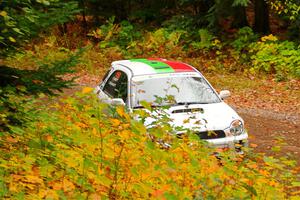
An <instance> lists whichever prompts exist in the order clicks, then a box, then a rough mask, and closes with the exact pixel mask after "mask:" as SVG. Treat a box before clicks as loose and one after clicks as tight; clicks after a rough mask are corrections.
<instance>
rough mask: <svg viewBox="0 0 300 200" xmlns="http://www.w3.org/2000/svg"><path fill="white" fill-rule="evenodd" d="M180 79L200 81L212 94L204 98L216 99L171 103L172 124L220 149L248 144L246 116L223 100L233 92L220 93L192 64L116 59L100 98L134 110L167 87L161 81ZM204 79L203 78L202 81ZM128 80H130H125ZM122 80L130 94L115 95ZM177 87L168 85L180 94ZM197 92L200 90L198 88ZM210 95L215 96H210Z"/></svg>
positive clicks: (203, 88) (124, 88) (161, 60)
mask: <svg viewBox="0 0 300 200" xmlns="http://www.w3.org/2000/svg"><path fill="white" fill-rule="evenodd" d="M177 79H178V80H179V79H180V80H185V79H188V80H189V81H190V82H187V83H185V82H183V84H191V83H193V81H195V83H197V84H198V82H199V84H201V88H202V90H208V91H205V92H203V93H201V94H204V95H208V97H204V98H207V99H210V98H212V99H214V101H215V102H213V103H197V102H195V103H190V104H188V103H187V104H178V105H177V104H175V105H170V106H169V107H168V108H167V109H166V110H165V111H164V112H165V113H167V115H168V116H169V118H170V123H171V125H173V126H176V127H183V128H186V129H191V130H193V131H195V132H198V133H200V134H201V135H203V136H201V137H202V139H205V140H206V141H207V142H209V143H211V144H213V146H216V147H219V148H234V147H235V144H237V143H238V144H240V145H241V146H247V144H248V142H247V141H248V134H247V132H246V130H245V129H244V121H243V119H242V118H241V117H240V116H239V115H238V114H237V113H236V112H235V111H234V110H233V109H232V108H231V107H230V106H228V105H227V104H226V103H225V102H224V101H223V99H222V98H226V97H227V96H229V92H228V91H222V92H221V93H220V95H219V94H217V93H216V91H215V90H214V89H213V87H212V86H211V85H210V84H209V83H208V81H207V80H206V79H205V78H204V76H203V75H202V74H201V73H200V72H199V71H198V70H196V69H195V68H193V67H192V66H190V65H187V64H184V63H181V62H173V61H167V60H165V59H135V60H122V61H115V62H113V63H112V67H111V70H110V71H109V72H108V73H107V74H106V76H105V77H104V79H103V81H102V83H101V84H100V85H99V86H97V88H96V92H97V94H98V97H99V99H101V100H102V101H103V102H106V103H108V104H125V105H126V106H127V107H128V108H129V109H130V110H133V109H142V108H140V107H139V106H137V105H140V104H139V99H138V98H142V97H143V96H146V95H148V94H147V92H148V93H150V92H153V91H154V93H155V90H158V91H159V90H160V89H161V88H159V87H166V86H164V85H166V84H160V81H165V80H177ZM200 79H201V81H199V80H200ZM121 80H122V81H123V82H122V81H121ZM120 81H121V82H120ZM126 81H127V83H125V82H126ZM147 81H148V82H149V84H150V86H151V84H153V87H150V88H148V89H147V91H142V92H140V91H139V90H140V89H139V87H146V86H144V85H143V84H144V82H147ZM151 81H152V82H151ZM118 83H120V84H123V83H124V85H125V87H123V88H122V90H124V92H125V93H126V94H125V93H124V94H121V96H122V98H120V97H119V96H114V95H115V92H116V91H117V90H118V89H112V88H117V87H118ZM167 83H169V82H167ZM170 84H171V83H170ZM140 85H142V86H140ZM202 85H203V86H202ZM120 87H121V86H120ZM174 87H175V89H174ZM174 87H173V86H171V87H168V89H170V90H173V93H174V91H175V90H178V93H179V89H178V88H177V87H176V86H174ZM180 87H182V88H184V89H186V90H187V91H191V92H190V93H193V88H194V87H193V85H192V87H189V88H187V86H180ZM199 87H200V86H198V85H196V86H195V88H196V89H199ZM172 88H173V89H172ZM201 88H200V89H201ZM119 90H120V89H119ZM119 90H118V91H119ZM125 90H127V91H125ZM149 90H153V91H149ZM164 90H165V89H164ZM201 92H202V91H201ZM140 93H145V94H140ZM175 93H176V92H175ZM194 93H200V92H199V91H198V90H195V91H194ZM118 95H120V94H118ZM180 95H181V96H180ZM180 95H179V96H178V97H177V98H178V99H181V98H183V99H184V98H185V97H184V96H185V94H183V95H182V94H180ZM210 95H211V96H212V97H210ZM186 96H188V95H186ZM190 96H191V98H194V96H195V98H196V97H197V96H196V95H193V94H191V95H190ZM199 97H200V96H199ZM187 98H188V97H187ZM142 100H143V99H142ZM176 100H177V99H176ZM187 101H188V100H187ZM153 120H154V119H152V118H149V119H147V120H146V122H145V125H146V126H147V125H149V124H150V123H151V122H153ZM210 132H214V133H213V135H211V133H210ZM177 134H181V133H177ZM240 145H239V146H240Z"/></svg>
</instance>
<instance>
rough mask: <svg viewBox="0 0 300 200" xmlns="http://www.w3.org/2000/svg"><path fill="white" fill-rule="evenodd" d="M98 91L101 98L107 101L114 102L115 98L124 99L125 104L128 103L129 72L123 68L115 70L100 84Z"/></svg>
mask: <svg viewBox="0 0 300 200" xmlns="http://www.w3.org/2000/svg"><path fill="white" fill-rule="evenodd" d="M104 81H105V80H104ZM97 93H98V96H99V98H100V99H101V100H102V101H103V102H105V103H108V104H112V103H113V100H114V99H122V100H123V101H124V103H125V104H128V76H127V74H126V73H125V72H123V71H121V70H116V71H114V72H113V73H111V75H109V77H108V79H107V80H106V81H105V82H103V84H101V85H100V86H99V90H98V91H97Z"/></svg>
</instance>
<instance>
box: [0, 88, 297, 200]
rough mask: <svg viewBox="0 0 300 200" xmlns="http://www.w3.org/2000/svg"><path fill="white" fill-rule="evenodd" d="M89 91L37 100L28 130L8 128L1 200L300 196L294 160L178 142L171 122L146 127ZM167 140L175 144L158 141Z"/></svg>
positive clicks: (0, 146)
mask: <svg viewBox="0 0 300 200" xmlns="http://www.w3.org/2000/svg"><path fill="white" fill-rule="evenodd" d="M90 91H91V89H89V88H84V89H83V91H82V93H78V94H77V96H75V97H73V98H67V99H66V98H60V99H53V101H49V103H48V104H47V105H45V106H41V105H39V104H35V105H34V108H35V109H34V110H35V112H34V113H33V114H32V116H31V119H32V121H31V122H29V123H28V124H27V128H17V127H14V128H12V129H11V132H10V133H8V132H2V133H1V140H0V151H1V154H0V158H1V159H0V197H1V198H9V199H44V198H45V199H297V198H298V197H299V190H297V188H298V189H299V169H298V170H297V168H296V163H295V161H292V160H288V159H287V158H284V157H283V158H280V159H277V158H273V157H267V156H262V155H258V154H254V153H253V152H252V151H251V150H250V149H249V150H246V151H247V156H242V155H236V154H235V153H234V152H219V157H218V158H219V159H217V157H216V156H214V152H215V150H214V149H211V148H208V147H207V145H206V143H205V142H203V141H200V140H199V139H198V137H196V136H195V135H193V134H187V135H186V136H184V137H183V138H182V139H178V138H177V137H175V136H174V135H173V136H172V135H169V134H167V133H168V132H169V131H170V129H168V128H166V127H168V124H161V125H160V126H159V127H157V129H154V130H152V131H151V130H148V131H147V129H146V128H145V127H144V125H143V124H142V123H141V122H139V121H136V120H134V118H135V117H133V116H132V114H131V113H128V112H126V110H125V109H124V107H116V108H110V107H108V106H107V105H105V104H101V103H99V101H98V100H96V99H95V97H94V96H93V95H89V92H90ZM25 106H26V105H25ZM32 106H33V105H31V107H32ZM140 114H141V113H140ZM166 137H167V138H169V139H170V140H171V141H172V142H171V147H170V148H164V146H161V144H159V143H157V142H156V141H159V140H158V139H159V138H164V139H165V138H166Z"/></svg>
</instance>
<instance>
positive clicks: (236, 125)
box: [229, 119, 244, 136]
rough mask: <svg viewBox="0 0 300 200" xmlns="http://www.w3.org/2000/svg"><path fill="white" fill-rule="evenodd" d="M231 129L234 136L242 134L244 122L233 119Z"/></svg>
mask: <svg viewBox="0 0 300 200" xmlns="http://www.w3.org/2000/svg"><path fill="white" fill-rule="evenodd" d="M229 131H230V133H231V134H232V135H234V136H238V135H241V134H242V133H243V132H244V125H243V122H242V121H241V120H238V119H237V120H234V121H232V122H231V124H230V127H229Z"/></svg>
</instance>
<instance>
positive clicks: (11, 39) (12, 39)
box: [8, 37, 16, 42]
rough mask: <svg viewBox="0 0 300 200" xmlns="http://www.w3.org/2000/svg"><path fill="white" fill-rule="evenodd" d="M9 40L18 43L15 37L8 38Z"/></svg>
mask: <svg viewBox="0 0 300 200" xmlns="http://www.w3.org/2000/svg"><path fill="white" fill-rule="evenodd" d="M8 39H9V41H11V42H16V40H15V38H13V37H8Z"/></svg>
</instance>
